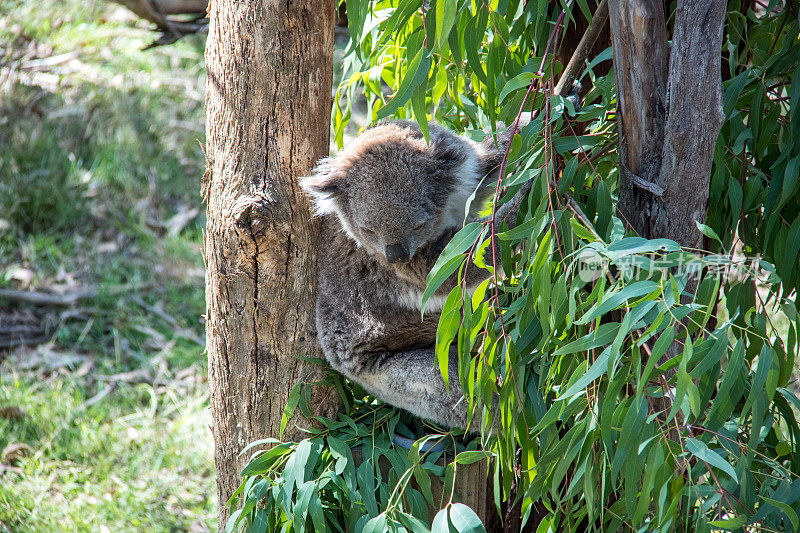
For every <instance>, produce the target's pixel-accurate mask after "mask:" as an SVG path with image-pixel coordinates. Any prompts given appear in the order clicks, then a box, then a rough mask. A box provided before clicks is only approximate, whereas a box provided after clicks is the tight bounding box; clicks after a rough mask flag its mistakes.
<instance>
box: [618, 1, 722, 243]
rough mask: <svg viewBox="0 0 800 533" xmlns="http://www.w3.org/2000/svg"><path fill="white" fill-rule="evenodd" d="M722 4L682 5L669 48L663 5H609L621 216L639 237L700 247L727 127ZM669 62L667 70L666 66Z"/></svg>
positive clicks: (658, 3) (714, 2) (682, 2)
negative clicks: (714, 171) (710, 187)
mask: <svg viewBox="0 0 800 533" xmlns="http://www.w3.org/2000/svg"><path fill="white" fill-rule="evenodd" d="M725 6H726V4H725V2H724V1H722V0H710V1H707V2H694V1H691V0H681V1H679V2H678V7H677V11H676V16H675V27H674V30H673V39H672V42H673V46H672V50H671V52H670V50H669V46H668V44H667V35H666V24H665V18H664V8H663V2H661V1H660V0H612V1H611V2H610V15H611V35H612V42H613V47H614V75H615V78H616V83H617V102H618V108H617V112H618V120H619V131H620V142H619V154H620V175H621V182H620V194H619V211H620V214H621V215H622V217H623V218H624V220H625V221H626V223H628V224H629V225H630V227H631V228H632V229H633V230H634V231H635V232H636V233H638V234H639V235H641V236H643V237H648V238H655V237H666V238H670V239H674V240H675V241H677V242H678V243H679V244H681V245H683V246H689V247H698V246H699V245H700V244H701V241H702V234H701V233H700V232H699V230H698V229H697V226H696V224H695V222H696V221H699V222H702V221H703V220H705V214H706V202H707V201H708V184H709V179H710V172H711V162H712V159H713V155H714V145H715V143H716V140H717V136H718V135H719V130H720V127H721V126H722V119H723V116H722V78H721V71H720V55H721V49H722V24H723V21H724V17H725ZM668 57H669V66H667V58H668Z"/></svg>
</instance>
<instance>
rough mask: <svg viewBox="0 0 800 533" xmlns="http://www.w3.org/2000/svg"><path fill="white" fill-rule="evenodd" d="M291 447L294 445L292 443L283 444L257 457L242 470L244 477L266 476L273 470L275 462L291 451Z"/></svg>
mask: <svg viewBox="0 0 800 533" xmlns="http://www.w3.org/2000/svg"><path fill="white" fill-rule="evenodd" d="M291 446H292V445H291V444H290V443H281V444H278V445H277V446H275V447H273V448H270V449H269V450H267V451H265V452H264V453H262V454H261V455H258V456H256V457H255V458H254V459H253V460H252V461H250V462H249V463H248V464H247V465H246V466H245V467H244V468H243V469H242V476H253V475H256V474H264V473H265V472H267V471H268V470H269V469H270V468H272V465H274V464H275V461H277V460H278V459H279V458H280V457H281V456H282V455H283V454H285V453H287V452H288V451H289V450H290V449H291Z"/></svg>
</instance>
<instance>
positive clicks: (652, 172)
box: [609, 0, 669, 237]
mask: <svg viewBox="0 0 800 533" xmlns="http://www.w3.org/2000/svg"><path fill="white" fill-rule="evenodd" d="M609 14H610V16H611V39H612V46H613V50H614V79H615V81H616V85H617V120H618V123H619V161H620V176H621V179H620V191H619V211H620V215H621V218H622V220H623V221H624V222H625V223H626V224H628V225H630V227H631V228H632V229H633V230H634V231H635V232H636V233H638V234H639V235H641V236H642V237H653V236H654V235H653V231H652V226H651V211H652V203H653V202H654V200H655V199H656V196H655V194H654V192H653V191H655V192H656V193H658V192H659V189H657V188H654V187H655V186H656V183H657V181H658V173H659V170H660V168H661V152H662V148H663V146H664V124H665V122H666V112H667V63H668V61H669V46H668V44H667V27H666V21H665V18H664V3H663V1H662V0H611V1H610V2H609Z"/></svg>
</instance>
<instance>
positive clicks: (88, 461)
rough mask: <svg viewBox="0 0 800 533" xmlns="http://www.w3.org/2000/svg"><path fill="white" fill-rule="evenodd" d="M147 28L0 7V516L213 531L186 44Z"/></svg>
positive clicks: (1, 522) (39, 1) (198, 165)
mask: <svg viewBox="0 0 800 533" xmlns="http://www.w3.org/2000/svg"><path fill="white" fill-rule="evenodd" d="M148 28H149V27H148V25H147V24H146V23H143V22H141V21H137V20H136V19H135V18H134V17H133V16H132V15H130V14H129V13H128V12H127V11H125V10H124V9H123V8H121V7H118V6H116V5H114V4H111V3H108V2H105V1H100V0H88V1H82V0H21V1H19V0H17V1H13V0H12V1H6V2H3V3H2V5H0V453H2V455H0V532H3V531H15V532H16V531H98V530H101V531H206V530H215V529H216V523H215V514H216V505H217V502H216V501H215V500H216V498H215V494H216V489H215V487H214V470H213V444H212V437H211V432H210V429H209V424H210V416H209V411H208V398H207V387H206V384H205V379H206V378H205V376H206V359H205V355H204V353H203V350H204V347H203V343H204V341H203V339H204V333H203V331H204V326H203V323H202V314H203V309H204V296H203V289H204V281H203V260H202V256H201V245H202V226H203V222H204V220H203V219H204V215H203V212H204V209H203V206H202V203H201V198H200V179H201V177H202V174H203V170H204V168H203V153H202V148H201V146H202V143H203V141H204V123H203V121H204V115H205V112H204V110H203V99H204V83H205V73H204V69H203V45H204V43H203V38H202V37H190V38H186V39H183V40H181V41H179V42H178V43H176V44H174V45H171V46H165V47H159V48H154V49H150V50H146V51H143V50H142V48H144V47H145V46H146V45H147V44H149V43H150V42H151V41H153V40H154V39H155V37H156V36H155V35H154V34H153V33H151V32H150V31H149V29H148ZM9 289H11V290H26V291H27V290H34V291H39V292H40V293H44V294H49V295H52V294H56V295H62V296H65V297H66V298H67V299H69V298H73V297H75V301H74V302H72V303H70V304H69V305H60V304H59V302H50V303H48V304H47V305H33V304H30V303H25V302H21V301H19V300H18V299H17V298H16V297H13V295H12V297H10V298H9V297H3V296H2V291H4V290H9ZM63 303H64V302H61V304H63ZM67 303H69V302H67Z"/></svg>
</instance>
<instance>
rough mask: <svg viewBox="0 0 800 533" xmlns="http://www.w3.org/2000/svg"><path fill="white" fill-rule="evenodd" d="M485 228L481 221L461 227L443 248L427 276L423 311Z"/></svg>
mask: <svg viewBox="0 0 800 533" xmlns="http://www.w3.org/2000/svg"><path fill="white" fill-rule="evenodd" d="M485 229H486V228H485V227H484V226H483V225H482V224H481V223H479V222H471V223H469V224H467V225H466V226H464V227H463V228H461V230H459V232H458V233H456V234H455V236H453V238H452V239H451V240H450V242H449V243H447V246H445V247H444V250H442V253H441V254H440V255H439V259H437V260H436V263H435V264H434V265H433V268H432V269H431V271H430V272H429V273H428V276H427V277H426V278H425V282H426V283H427V287H425V292H424V293H423V294H422V311H423V312H424V310H425V304H426V303H427V302H428V299H430V297H431V296H432V295H433V293H435V292H436V290H437V289H438V288H439V287H440V286H441V285H442V283H444V282H445V280H446V279H447V278H449V277H450V275H451V274H453V272H455V271H456V270H457V269H458V267H459V265H460V264H461V262H462V261H463V260H464V258H463V257H462V256H461V254H463V253H464V252H466V251H467V250H469V249H470V248H471V247H472V245H473V244H474V243H475V242H476V241H477V240H478V238H479V237H480V235H481V233H483V231H485Z"/></svg>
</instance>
